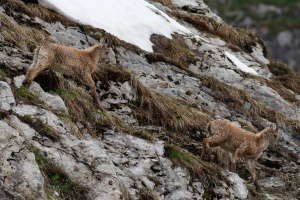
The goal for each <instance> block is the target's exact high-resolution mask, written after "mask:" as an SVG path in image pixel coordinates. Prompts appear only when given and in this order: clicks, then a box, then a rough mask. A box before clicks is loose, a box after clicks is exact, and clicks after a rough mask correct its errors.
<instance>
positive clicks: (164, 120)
mask: <svg viewBox="0 0 300 200" xmlns="http://www.w3.org/2000/svg"><path fill="white" fill-rule="evenodd" d="M93 76H94V78H95V79H97V80H100V81H101V82H102V84H103V85H102V87H108V84H109V83H108V81H119V82H121V83H123V82H126V81H130V84H131V87H132V88H133V90H134V95H135V100H133V102H131V104H130V105H129V106H130V107H131V108H132V109H133V114H134V116H135V117H136V119H137V120H138V121H139V123H140V124H141V125H158V126H163V127H165V128H167V129H168V130H171V131H176V132H177V131H181V132H182V131H192V130H198V129H201V128H203V127H205V126H206V124H207V123H208V122H209V121H211V120H212V118H211V117H210V116H209V115H208V114H206V113H203V112H202V111H201V110H199V109H198V108H195V107H193V106H192V105H190V104H188V103H187V102H184V101H180V100H176V99H174V98H171V97H168V96H166V95H163V94H160V93H158V92H155V91H153V90H151V89H149V88H148V87H145V86H144V85H143V84H142V83H141V82H140V81H139V80H138V79H137V78H136V77H135V76H134V75H133V74H131V73H129V72H128V71H126V70H125V69H124V68H123V67H122V66H102V67H101V68H100V69H98V70H96V72H95V73H94V74H93ZM105 85H107V86H105Z"/></svg>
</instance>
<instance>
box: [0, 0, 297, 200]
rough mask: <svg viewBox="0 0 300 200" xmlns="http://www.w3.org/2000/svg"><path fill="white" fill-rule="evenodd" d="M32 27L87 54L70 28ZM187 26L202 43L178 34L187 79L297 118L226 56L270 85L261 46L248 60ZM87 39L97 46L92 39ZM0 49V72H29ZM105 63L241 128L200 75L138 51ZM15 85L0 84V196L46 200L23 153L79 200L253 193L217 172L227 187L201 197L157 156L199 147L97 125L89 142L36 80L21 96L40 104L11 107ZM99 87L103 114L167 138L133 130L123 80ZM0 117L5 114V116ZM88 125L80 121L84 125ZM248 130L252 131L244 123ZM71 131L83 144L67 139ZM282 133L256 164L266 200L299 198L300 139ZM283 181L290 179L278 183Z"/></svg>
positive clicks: (121, 51) (22, 56)
mask: <svg viewBox="0 0 300 200" xmlns="http://www.w3.org/2000/svg"><path fill="white" fill-rule="evenodd" d="M172 2H173V3H174V4H175V6H176V7H177V8H178V9H181V11H182V10H184V12H196V13H201V14H203V15H206V16H209V17H212V18H214V19H217V20H219V21H221V19H220V18H218V17H217V16H216V15H215V14H214V13H212V12H211V11H210V10H209V8H208V7H207V6H206V5H205V4H204V3H203V1H202V0H195V1H194V0H191V1H177V0H172ZM156 6H158V7H161V8H163V9H165V11H169V8H166V7H164V6H162V5H159V4H156ZM1 12H2V13H3V11H1ZM2 13H1V14H2ZM3 14H4V13H3ZM35 23H38V24H41V25H42V27H43V29H44V30H45V31H47V32H48V33H49V34H50V38H51V39H53V40H54V41H56V42H59V43H62V44H65V45H68V46H73V47H77V48H86V47H88V44H87V43H86V41H85V35H84V34H82V33H81V32H80V31H78V30H77V28H71V27H65V26H64V25H62V24H61V23H59V22H57V23H52V24H49V23H46V22H44V21H43V20H41V19H37V18H36V19H35ZM188 27H189V28H190V29H191V31H192V32H193V33H195V34H197V35H199V36H201V37H203V39H199V41H198V42H196V43H195V41H194V39H195V38H191V37H190V36H186V37H185V36H183V38H184V41H185V43H186V45H187V46H188V47H189V50H190V51H191V52H192V53H193V55H195V56H194V57H195V62H193V63H191V64H190V65H189V66H187V68H188V69H189V70H190V71H192V72H193V73H195V74H196V75H198V76H200V77H213V78H216V79H218V80H219V81H221V82H222V83H224V84H227V85H230V86H232V87H235V88H237V89H241V90H244V91H245V92H246V93H247V94H250V95H251V96H252V97H253V98H255V99H256V100H257V101H258V102H259V103H261V104H263V105H266V106H268V107H270V108H271V109H274V110H276V111H277V112H279V113H281V114H283V115H285V116H288V117H290V118H293V119H295V120H300V119H299V118H300V116H299V114H298V113H299V106H298V105H292V104H290V103H288V102H286V101H285V100H284V99H283V98H282V97H281V96H280V95H279V94H278V93H277V92H276V91H274V90H273V89H271V88H270V87H267V86H266V85H263V84H261V83H260V82H258V81H256V80H255V79H251V78H245V77H244V76H243V72H242V71H241V70H240V69H239V68H238V66H237V65H236V64H234V62H232V60H230V59H228V58H227V57H226V55H225V51H226V52H230V53H231V54H233V55H234V56H235V57H236V58H237V59H238V60H240V61H241V62H242V63H244V64H245V65H246V66H248V67H250V68H252V69H254V70H255V71H256V72H257V73H258V76H261V77H265V78H270V77H271V76H272V74H271V73H270V72H269V70H268V69H267V68H264V67H263V66H262V65H266V64H268V63H269V61H268V60H267V59H266V58H265V57H264V56H263V48H262V47H261V46H259V45H257V46H255V47H251V48H252V50H253V52H252V53H245V52H232V51H231V50H230V49H229V48H228V47H227V46H226V42H225V41H223V40H222V39H220V38H217V37H214V36H211V35H207V34H205V33H201V32H199V31H197V30H196V29H194V28H191V27H192V26H191V25H189V26H188ZM89 41H91V42H92V43H96V42H98V41H96V40H93V39H92V38H90V37H89ZM0 47H1V48H2V49H4V50H3V51H2V52H1V53H0V65H1V66H5V67H7V68H9V69H11V70H13V71H18V72H20V71H21V70H24V69H27V68H28V67H29V65H30V63H31V60H32V53H30V52H23V51H22V50H19V49H17V48H15V47H14V46H13V45H11V44H10V43H7V42H6V41H4V39H3V38H1V37H0ZM110 57H111V58H112V60H113V63H116V61H117V60H118V61H119V62H120V63H119V64H120V65H121V66H120V67H122V66H123V67H124V68H125V69H126V70H128V71H130V72H131V73H133V74H135V75H136V77H137V78H138V79H139V80H140V81H141V82H142V84H144V85H145V86H146V87H149V88H151V89H153V90H155V91H157V92H159V93H161V94H164V95H166V96H170V97H173V98H176V99H180V100H185V101H187V102H189V103H190V104H192V105H193V106H194V107H197V108H201V109H202V110H206V111H207V112H208V113H212V115H213V116H212V117H214V118H226V119H230V120H233V121H236V123H238V124H247V123H249V122H248V117H247V116H244V115H242V114H240V113H236V112H235V111H234V110H232V109H231V108H230V107H228V106H227V105H226V104H225V103H222V102H220V101H219V100H217V99H215V97H214V91H212V90H211V89H209V88H206V87H204V86H203V82H201V80H200V79H199V77H198V76H192V75H189V74H188V73H187V72H186V71H184V70H182V69H179V68H178V67H176V66H173V65H171V64H169V63H165V62H156V63H149V62H148V61H147V59H146V58H145V55H144V52H142V53H140V54H137V53H134V52H132V51H130V50H127V49H126V48H124V47H116V48H115V49H114V51H111V52H110ZM21 72H22V73H23V71H21ZM23 79H24V76H20V75H19V74H18V75H17V74H16V75H10V76H9V78H7V79H6V80H5V81H0V114H1V115H0V156H1V158H3V159H1V160H0V166H1V167H0V188H1V190H0V198H10V197H14V198H15V199H46V198H47V197H46V195H45V188H44V183H45V181H44V178H43V175H42V172H41V171H40V169H39V167H38V165H37V163H36V162H35V158H34V154H33V153H31V152H30V147H34V148H37V149H39V150H40V151H41V152H42V153H43V154H44V155H45V156H46V157H47V158H48V159H50V160H51V161H53V162H54V163H55V164H56V165H57V167H59V168H60V169H61V170H62V171H63V172H64V173H65V174H66V175H67V176H68V177H69V179H70V180H71V181H73V182H74V183H77V184H79V185H80V186H83V187H85V188H87V192H86V198H87V199H93V200H94V199H99V200H102V199H103V200H110V199H126V198H125V196H131V197H132V199H140V198H141V191H143V190H145V189H146V190H147V191H151V192H153V193H154V194H155V195H156V196H158V197H159V199H166V200H175V199H178V200H182V199H203V198H205V197H207V196H206V195H210V193H212V196H209V197H208V198H214V196H213V195H215V196H216V198H221V199H247V198H250V197H249V196H250V195H251V194H250V192H248V189H247V188H248V187H249V185H245V182H244V181H243V180H242V179H241V178H240V177H239V176H238V175H237V174H235V173H228V172H227V171H223V174H224V175H225V176H226V177H228V180H229V182H228V183H225V182H221V184H220V185H221V186H216V188H210V189H209V190H207V188H206V187H205V186H204V185H203V183H202V182H201V181H200V180H197V179H194V178H193V174H192V173H191V172H190V171H189V170H187V169H186V168H184V167H176V166H174V165H173V163H172V162H171V160H170V159H169V158H167V157H166V156H165V155H164V146H165V144H166V142H168V143H169V142H170V143H172V144H173V143H174V144H176V145H182V146H181V147H182V148H187V149H188V147H186V146H188V145H194V146H196V147H197V148H195V149H196V150H195V149H192V150H191V149H189V150H190V151H193V153H194V154H195V155H198V154H199V150H200V149H201V142H199V141H198V140H193V142H185V141H182V142H176V140H174V138H172V137H175V136H174V135H173V136H172V133H169V134H170V135H171V136H172V137H171V136H168V137H158V138H160V139H158V138H155V139H154V140H153V141H152V142H150V141H146V140H144V139H141V138H138V137H136V136H133V135H129V134H125V133H123V132H120V131H116V130H115V128H114V127H103V129H102V130H101V131H98V133H97V134H99V135H101V136H102V137H101V139H100V137H99V138H92V137H91V136H90V135H89V132H88V130H87V129H85V128H84V126H83V124H84V122H77V121H72V120H68V121H66V120H63V118H62V117H61V115H68V109H67V107H66V105H65V103H64V102H63V100H62V99H61V98H60V97H59V96H56V95H52V94H50V93H48V92H45V91H44V90H43V89H42V88H41V86H40V85H39V84H38V83H36V82H34V83H33V84H32V85H31V86H30V87H29V90H30V91H31V92H32V93H34V94H35V95H37V96H38V98H39V99H40V100H42V101H43V102H44V103H45V104H43V105H38V106H37V105H30V104H24V103H23V102H20V101H18V99H17V100H16V99H15V97H14V95H13V93H12V90H11V88H12V87H17V88H18V87H20V86H22V80H23ZM108 79H109V77H108ZM97 86H98V92H99V91H100V92H99V93H100V95H99V96H100V98H101V101H102V102H101V103H102V104H103V105H104V106H105V108H106V109H107V110H108V113H112V114H116V115H117V116H119V117H120V118H121V119H122V120H123V121H124V122H126V123H127V124H130V125H132V127H133V128H134V129H135V130H136V131H140V130H143V129H147V130H148V129H151V130H153V131H154V132H155V133H157V134H158V135H163V136H166V133H165V132H164V131H165V130H164V129H163V128H162V127H150V126H140V124H139V121H138V120H137V119H135V118H134V115H133V109H131V107H130V104H131V102H132V100H134V98H135V97H134V91H133V89H132V88H131V83H130V81H127V82H124V83H120V82H114V81H109V83H108V86H107V88H105V89H101V86H102V83H101V82H100V81H98V82H97ZM244 108H245V109H251V105H250V103H248V104H247V102H246V103H245V105H244ZM4 111H9V112H4ZM2 112H3V113H5V114H4V115H3V116H2ZM24 118H29V120H30V119H31V120H40V121H41V123H43V124H45V125H46V126H48V127H50V128H52V129H54V130H55V131H56V132H57V133H58V134H59V139H57V141H52V140H51V139H49V138H47V137H46V136H45V135H43V134H41V133H39V132H37V131H36V130H37V127H34V126H33V125H30V123H28V122H26V123H28V124H26V123H24V122H23V121H21V120H22V119H23V120H24ZM86 120H87V122H88V120H90V119H86ZM262 121H263V122H262V123H263V124H269V123H270V122H269V121H267V120H266V119H262ZM249 127H252V128H254V129H256V127H254V126H253V125H252V124H250V123H249ZM93 128H95V127H93ZM95 129H96V128H95ZM201 131H202V130H196V131H195V132H196V133H189V132H187V133H182V134H183V135H184V136H186V137H187V138H190V139H191V138H192V137H193V136H194V135H197V134H198V135H201V133H200V132H201ZM74 132H76V133H79V134H78V135H81V136H82V137H77V136H75V135H73V134H72V133H74ZM281 132H282V134H283V138H282V141H281V143H280V145H281V146H280V148H281V149H280V150H277V151H276V150H270V151H268V153H265V154H264V155H263V156H262V158H261V159H260V160H259V161H258V165H259V167H260V170H258V174H259V179H260V184H261V186H262V188H263V191H264V194H266V195H265V198H266V199H279V198H283V197H288V198H290V199H297V198H298V197H299V192H298V191H297V190H298V188H299V187H300V186H299V184H300V179H299V171H300V168H299V163H297V161H295V160H296V157H297V152H299V151H300V149H299V141H294V140H292V138H293V135H292V134H293V132H291V131H289V129H288V128H285V127H284V126H282V127H281ZM165 138H167V139H165ZM163 139H165V141H163ZM179 140H180V141H181V139H179ZM182 140H184V139H182ZM187 143H188V145H186V144H187ZM274 152H275V153H274ZM269 154H272V156H271V157H270V155H269ZM276 154H278V155H276ZM294 157H295V158H294ZM298 162H299V161H298ZM243 169H245V168H244V166H243ZM240 172H241V170H240V171H238V174H241V176H242V177H243V178H245V179H246V178H247V175H246V176H245V174H243V173H240ZM286 176H288V177H291V178H290V179H285V177H286ZM291 185H293V186H291ZM251 187H252V185H250V188H251ZM277 189H278V191H276V190H277ZM297 192H298V193H297ZM56 193H57V194H58V193H59V191H56ZM58 195H59V194H58ZM297 195H298V196H297Z"/></svg>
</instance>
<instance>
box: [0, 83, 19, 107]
mask: <svg viewBox="0 0 300 200" xmlns="http://www.w3.org/2000/svg"><path fill="white" fill-rule="evenodd" d="M15 103H16V101H15V98H14V95H13V93H12V91H11V89H10V87H9V85H8V84H7V83H6V82H3V81H0V105H1V106H0V109H3V110H6V111H9V110H11V106H12V105H14V104H15Z"/></svg>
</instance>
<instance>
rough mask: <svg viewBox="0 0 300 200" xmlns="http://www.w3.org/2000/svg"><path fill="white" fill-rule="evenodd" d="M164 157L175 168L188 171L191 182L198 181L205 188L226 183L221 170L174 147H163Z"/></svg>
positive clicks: (167, 145)
mask: <svg viewBox="0 0 300 200" xmlns="http://www.w3.org/2000/svg"><path fill="white" fill-rule="evenodd" d="M165 156H166V157H167V158H169V159H170V160H171V161H172V162H173V164H174V165H175V166H180V167H185V168H186V169H188V170H189V172H190V174H191V177H192V180H193V179H199V180H201V182H202V183H203V185H204V187H205V188H210V187H212V186H215V185H220V184H221V181H224V182H228V181H227V179H226V177H224V176H223V175H222V172H221V168H220V167H218V166H217V165H215V164H213V163H208V162H205V161H202V160H201V159H200V158H199V157H198V156H195V155H193V154H192V153H190V152H188V151H186V150H184V149H182V148H180V147H178V146H174V145H169V144H166V145H165Z"/></svg>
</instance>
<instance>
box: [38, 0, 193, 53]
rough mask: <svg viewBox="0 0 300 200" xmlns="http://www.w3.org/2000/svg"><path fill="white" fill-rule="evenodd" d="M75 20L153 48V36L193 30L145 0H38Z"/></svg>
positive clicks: (184, 32)
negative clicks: (151, 38)
mask: <svg viewBox="0 0 300 200" xmlns="http://www.w3.org/2000/svg"><path fill="white" fill-rule="evenodd" d="M38 1H39V4H40V5H42V6H44V7H46V8H49V9H52V10H54V11H56V12H58V13H60V14H62V15H64V16H66V17H68V18H69V19H70V20H72V21H75V22H80V23H82V24H86V25H91V26H93V27H97V28H100V29H104V30H106V31H107V32H109V33H111V34H113V35H115V36H117V37H118V38H120V39H122V40H124V41H126V42H128V43H131V44H135V45H137V46H139V47H140V48H142V49H144V50H146V51H149V52H152V51H153V50H152V45H153V44H152V43H151V41H150V36H151V35H152V34H159V35H164V36H166V37H168V38H170V39H171V34H173V33H175V32H177V33H181V34H191V32H190V31H189V30H188V29H187V28H185V27H184V26H182V25H180V24H179V23H178V22H176V21H175V20H173V19H172V18H170V17H169V16H168V15H166V14H165V13H164V12H162V11H160V10H158V9H157V8H156V7H155V6H153V5H151V4H150V3H148V2H146V1H145V0H126V1H125V0H84V1H82V0H63V1H62V0H38Z"/></svg>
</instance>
